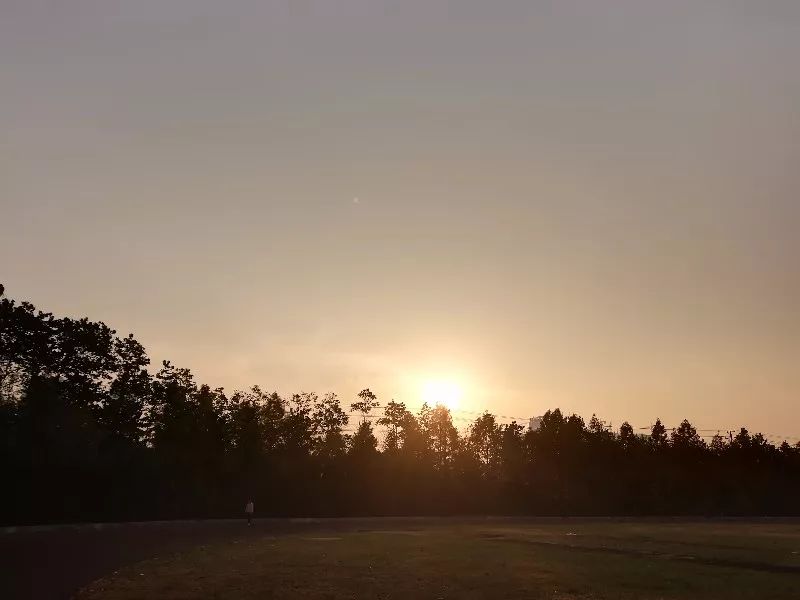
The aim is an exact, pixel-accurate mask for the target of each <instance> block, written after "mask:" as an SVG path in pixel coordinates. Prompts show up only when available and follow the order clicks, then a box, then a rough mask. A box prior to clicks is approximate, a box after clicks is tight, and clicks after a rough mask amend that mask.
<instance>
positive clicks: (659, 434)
mask: <svg viewBox="0 0 800 600" xmlns="http://www.w3.org/2000/svg"><path fill="white" fill-rule="evenodd" d="M650 444H651V446H652V447H653V448H655V449H657V450H659V449H662V448H666V447H667V428H666V427H664V425H663V423H661V419H656V422H655V425H653V428H652V429H651V430H650Z"/></svg>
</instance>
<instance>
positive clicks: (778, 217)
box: [0, 0, 800, 436]
mask: <svg viewBox="0 0 800 600" xmlns="http://www.w3.org/2000/svg"><path fill="white" fill-rule="evenodd" d="M0 228H1V229H0V281H2V282H3V283H5V284H6V291H7V293H8V294H9V295H10V296H11V297H13V298H18V299H29V300H31V301H33V302H34V303H35V304H37V305H39V306H40V307H41V308H46V309H48V310H51V311H54V312H56V313H57V314H66V315H73V316H83V315H87V316H89V317H91V318H94V319H101V320H104V321H105V322H106V323H108V324H109V325H111V326H113V327H114V328H116V329H117V330H118V331H120V332H121V333H127V332H133V333H135V335H136V336H137V338H138V339H139V340H140V341H141V342H142V343H144V344H145V346H146V347H147V348H148V350H149V352H150V355H151V357H152V358H153V359H154V362H156V363H158V362H159V361H160V360H162V359H164V358H169V359H171V360H172V361H173V362H174V363H176V364H178V365H179V366H188V367H190V368H192V370H193V371H194V372H195V373H196V374H197V376H198V378H199V379H200V380H201V381H204V382H208V383H210V384H211V385H224V386H225V387H226V388H229V389H230V388H235V387H244V386H249V385H251V384H253V383H259V384H260V385H262V387H265V388H268V389H278V390H279V391H281V392H286V393H289V392H293V391H299V390H301V389H302V390H308V391H312V390H313V391H317V392H319V393H321V392H324V391H331V390H332V391H337V392H338V393H339V394H340V395H341V396H343V397H344V398H345V399H346V400H347V401H348V402H349V401H350V399H351V397H352V396H353V395H354V394H355V392H357V391H358V390H359V389H361V388H362V387H366V386H369V387H371V388H372V389H373V391H375V392H376V393H377V394H378V396H379V397H380V399H381V400H383V401H386V400H388V399H390V398H392V397H394V398H396V399H398V400H404V401H406V402H407V403H409V404H411V405H416V404H418V400H419V388H420V386H421V385H422V382H423V381H425V380H426V379H429V378H449V379H454V380H457V381H458V382H460V384H461V385H462V386H463V387H464V390H465V396H464V398H463V401H462V406H463V408H465V409H469V410H479V409H483V408H488V409H490V410H492V411H495V412H497V413H499V414H502V415H514V416H530V415H534V414H541V413H542V412H543V411H544V410H545V409H547V408H550V407H555V406H560V407H562V408H563V409H565V410H569V411H577V412H579V413H581V414H583V415H585V416H586V417H588V416H590V415H591V413H592V412H597V413H598V414H599V415H600V416H602V417H604V418H606V419H609V420H612V421H613V422H614V424H615V425H618V424H619V422H620V420H621V419H622V418H627V419H629V420H630V421H631V422H632V424H634V425H635V426H645V425H649V424H650V423H652V421H653V420H654V419H655V418H656V417H657V416H660V417H661V418H662V419H663V420H665V421H666V422H667V424H668V425H674V424H677V421H678V420H679V419H681V418H683V417H689V418H690V419H691V420H692V421H693V422H694V423H695V424H696V425H698V426H703V427H714V428H716V427H720V428H729V427H734V426H738V425H743V424H746V425H748V426H751V428H752V429H757V430H762V431H764V432H765V433H775V434H784V435H793V436H800V2H797V1H796V0H785V1H764V0H761V1H758V2H755V1H753V0H741V1H736V0H731V1H728V2H725V1H722V0H718V1H705V2H703V1H700V0H690V1H688V0H687V1H683V0H681V1H677V0H670V1H668V2H666V1H663V0H659V1H644V0H625V1H622V0H620V1H611V0H610V1H607V2H597V1H595V0H582V1H570V0H552V1H550V2H534V1H532V0H526V1H520V2H499V1H492V2H487V1H480V2H476V1H463V2H455V1H454V2H436V1H432V0H425V1H411V0H402V1H397V2H389V1H379V0H371V1H366V0H362V1H357V2H356V1H341V0H340V1H323V0H302V1H301V0H284V1H281V2H264V1H256V0H251V1H232V0H226V1H224V2H220V1H218V0H214V1H210V0H207V1H188V0H183V1H169V0H147V1H143V0H136V1H128V2H117V1H111V0H95V1H91V2H87V1H75V0H73V1H70V2H63V1H56V0H50V1H46V2H40V1H36V0H0Z"/></svg>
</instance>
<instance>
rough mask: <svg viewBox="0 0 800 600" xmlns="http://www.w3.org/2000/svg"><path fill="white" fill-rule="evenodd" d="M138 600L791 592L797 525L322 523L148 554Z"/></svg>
mask: <svg viewBox="0 0 800 600" xmlns="http://www.w3.org/2000/svg"><path fill="white" fill-rule="evenodd" d="M79 598H80V599H81V600H101V599H108V600H122V599H134V598H183V599H188V598H198V599H200V598H221V599H231V600H239V599H251V598H253V599H255V598H260V599H261V598H304V599H305V598H315V599H322V598H326V599H339V598H385V599H389V598H432V599H434V598H549V599H571V598H652V599H656V598H686V599H689V598H691V599H716V598H725V599H726V600H730V599H734V598H753V599H756V598H758V599H766V598H781V599H785V598H800V523H798V522H797V521H794V522H780V523H779V522H768V521H767V522H741V521H734V522H726V521H702V522H688V521H670V522H656V521H646V522H642V521H630V520H623V521H612V520H606V521H600V520H580V519H576V520H510V519H488V520H486V519H485V520H447V519H444V520H417V519H409V520H397V519H395V520H388V521H383V520H380V519H372V520H352V521H351V520H332V521H323V522H321V523H318V524H316V525H312V526H306V527H303V528H302V530H296V531H284V532H281V533H270V532H267V531H265V530H264V529H263V528H259V527H254V528H253V531H252V534H250V535H245V536H241V537H238V538H237V539H231V540H225V541H218V542H216V543H212V544H208V545H202V546H198V547H195V548H193V549H187V550H185V551H183V552H180V553H177V554H175V553H173V554H164V555H159V556H156V557H152V558H150V559H148V560H145V561H144V562H140V563H137V564H134V565H130V566H128V567H125V568H123V569H121V570H120V571H118V572H117V573H116V574H113V575H111V576H109V577H105V578H103V579H100V580H98V581H95V582H94V583H92V584H90V585H89V586H87V587H86V588H85V589H84V590H83V591H82V592H81V593H80V594H79Z"/></svg>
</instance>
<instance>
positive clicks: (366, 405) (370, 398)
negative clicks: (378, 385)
mask: <svg viewBox="0 0 800 600" xmlns="http://www.w3.org/2000/svg"><path fill="white" fill-rule="evenodd" d="M358 398H359V399H358V401H357V402H353V403H351V404H350V410H352V411H353V412H360V413H361V420H362V422H363V421H366V420H367V416H368V415H369V413H371V412H372V411H373V410H374V409H376V408H378V407H379V406H380V405H381V404H380V402H378V397H377V396H376V395H375V394H373V393H372V392H371V391H370V390H369V388H367V389H364V390H361V391H360V392H358Z"/></svg>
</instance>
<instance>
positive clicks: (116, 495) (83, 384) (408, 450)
mask: <svg viewBox="0 0 800 600" xmlns="http://www.w3.org/2000/svg"><path fill="white" fill-rule="evenodd" d="M350 409H351V410H350V412H348V411H346V410H345V409H344V408H343V406H342V400H341V399H340V398H339V397H338V396H337V395H336V394H334V393H327V394H324V395H323V396H321V397H320V396H318V395H317V394H314V393H309V392H300V393H297V394H294V395H292V396H290V397H283V396H281V395H279V394H278V393H276V392H267V391H264V389H262V388H261V387H259V386H252V387H250V388H248V389H244V390H235V391H233V392H232V393H228V392H226V391H225V390H223V389H221V388H212V387H210V386H208V385H205V384H201V383H198V382H196V381H195V378H194V376H193V374H192V373H191V371H190V370H189V369H186V368H180V367H177V366H175V365H173V364H172V363H170V362H169V361H164V362H163V363H162V364H161V365H160V368H158V369H157V370H156V369H155V368H153V366H152V365H151V363H150V359H149V358H148V356H147V353H146V351H145V349H144V347H143V346H142V345H141V344H140V343H139V342H138V341H137V340H136V339H135V338H134V337H133V336H132V335H127V336H119V335H117V333H116V332H115V331H114V330H113V329H111V328H109V327H108V326H107V325H106V324H104V323H102V322H94V321H90V320H88V319H87V318H82V319H72V318H67V317H63V318H59V317H56V316H54V315H52V314H51V313H46V312H42V311H39V310H36V308H35V307H34V306H33V305H31V304H30V303H28V302H16V301H14V300H11V299H9V298H7V297H5V296H4V289H3V287H2V285H0V466H1V467H2V469H3V471H2V472H3V478H4V483H5V485H4V490H5V493H4V494H2V495H0V507H1V508H2V520H3V521H4V522H6V523H30V522H38V521H70V520H120V519H151V518H178V517H207V516H223V515H231V514H235V513H237V512H238V511H240V510H241V507H242V506H243V502H244V501H245V500H246V498H248V497H252V498H254V499H256V503H257V506H258V511H259V513H260V514H268V515H298V516H299V515H356V514H375V515H380V514H463V513H495V514H575V515H578V514H580V515H592V514H605V515H614V514H626V515H644V514H653V515H658V514H691V515H695V514H696V515H720V514H726V515H752V514H769V515H788V514H798V513H800V504H798V502H797V498H798V497H800V445H797V444H795V445H791V444H789V443H788V442H784V443H783V444H781V445H780V446H779V447H776V446H773V445H771V444H770V443H768V442H767V440H766V439H765V438H764V436H763V435H761V434H755V435H751V434H750V432H749V431H748V430H747V429H745V428H742V429H741V430H740V431H739V432H738V433H736V434H735V435H729V436H724V437H723V436H721V435H718V436H714V437H713V438H712V439H711V441H710V442H709V443H706V441H705V440H704V439H703V438H702V437H701V436H700V435H699V433H698V431H697V430H696V428H695V427H694V426H692V424H691V423H690V422H689V421H688V420H684V421H683V422H682V423H680V425H679V426H678V427H677V428H675V429H674V430H668V429H667V427H666V426H665V425H664V424H663V423H662V422H661V421H660V420H657V421H656V423H655V424H654V425H653V426H652V430H651V431H649V432H645V433H644V434H637V433H636V431H635V430H634V429H633V427H632V426H631V425H630V424H629V423H627V422H625V423H623V424H622V426H621V427H620V428H619V430H618V431H612V430H610V428H608V427H607V426H605V425H604V423H603V421H602V420H601V419H600V418H599V417H598V416H596V415H592V417H591V419H590V420H589V423H588V425H587V424H586V423H585V422H584V420H583V419H582V418H581V417H580V416H578V415H574V414H573V415H564V414H562V412H561V411H560V410H559V409H558V408H555V409H553V410H549V411H547V412H546V413H545V414H544V415H543V417H542V418H541V425H540V427H539V428H538V429H537V430H535V431H534V430H530V429H529V428H527V427H525V426H523V425H521V424H519V423H516V422H512V423H507V424H503V423H500V422H498V420H497V418H496V417H495V416H494V415H492V414H490V413H488V412H487V413H484V414H481V415H480V416H478V417H477V418H475V419H474V421H473V422H472V423H471V424H470V425H469V426H468V427H467V428H466V429H465V430H463V431H459V430H458V428H457V427H456V426H455V424H454V422H453V416H452V414H451V413H450V411H449V410H448V409H447V408H445V407H443V406H428V405H423V406H422V407H421V409H420V410H419V411H418V412H416V413H412V412H411V411H410V410H408V408H407V406H406V404H404V403H403V402H398V401H395V400H390V401H389V402H388V403H387V404H386V405H385V406H383V407H381V403H380V400H379V399H378V397H377V395H376V394H375V393H374V392H372V391H371V390H369V389H365V390H362V391H361V392H360V393H359V394H358V395H357V396H356V397H355V398H353V400H352V402H351V403H350ZM351 413H355V414H356V415H357V416H356V419H355V420H354V421H355V423H356V424H355V426H354V427H353V428H351V427H350V423H351ZM373 423H374V425H373Z"/></svg>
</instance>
